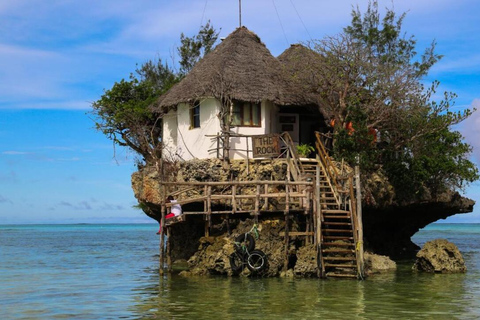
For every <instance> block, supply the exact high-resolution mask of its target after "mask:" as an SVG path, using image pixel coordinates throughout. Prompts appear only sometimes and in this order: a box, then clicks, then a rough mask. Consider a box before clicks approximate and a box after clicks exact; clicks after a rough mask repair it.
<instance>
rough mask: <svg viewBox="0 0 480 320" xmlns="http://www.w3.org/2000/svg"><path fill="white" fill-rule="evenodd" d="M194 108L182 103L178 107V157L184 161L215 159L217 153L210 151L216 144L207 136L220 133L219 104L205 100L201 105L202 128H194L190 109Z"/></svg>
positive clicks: (212, 100) (215, 101) (213, 100)
mask: <svg viewBox="0 0 480 320" xmlns="http://www.w3.org/2000/svg"><path fill="white" fill-rule="evenodd" d="M191 107H192V106H191V105H188V104H185V103H182V104H179V105H178V110H177V115H178V135H177V146H178V147H177V155H178V156H179V157H180V158H181V159H183V160H191V159H194V158H198V159H207V158H215V157H216V156H217V153H216V151H208V150H211V149H213V148H215V147H216V142H215V140H214V139H212V138H211V137H206V136H207V135H216V134H217V133H218V132H219V131H220V123H219V120H218V117H217V113H218V110H219V107H220V105H219V102H218V101H217V100H215V99H205V100H202V101H201V103H200V128H192V127H191V123H190V122H191V120H190V108H191Z"/></svg>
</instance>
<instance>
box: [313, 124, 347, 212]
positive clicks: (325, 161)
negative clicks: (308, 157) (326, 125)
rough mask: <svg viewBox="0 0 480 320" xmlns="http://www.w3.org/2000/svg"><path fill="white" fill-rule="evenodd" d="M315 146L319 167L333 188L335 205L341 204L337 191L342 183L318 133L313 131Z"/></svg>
mask: <svg viewBox="0 0 480 320" xmlns="http://www.w3.org/2000/svg"><path fill="white" fill-rule="evenodd" d="M315 137H316V141H315V146H316V148H317V153H318V158H319V162H320V165H321V166H322V168H323V171H324V173H325V175H326V177H325V178H326V180H327V181H328V183H330V184H331V185H332V186H333V188H332V189H333V192H334V196H335V198H336V200H337V203H339V204H341V203H342V202H343V201H342V197H341V196H340V193H339V191H340V190H343V183H341V181H340V174H339V172H338V170H337V167H335V165H334V164H333V160H332V159H331V158H330V156H329V155H328V152H327V150H326V149H325V146H324V145H323V142H322V139H321V136H320V133H319V132H318V131H315Z"/></svg>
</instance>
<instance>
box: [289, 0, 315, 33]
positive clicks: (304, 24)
mask: <svg viewBox="0 0 480 320" xmlns="http://www.w3.org/2000/svg"><path fill="white" fill-rule="evenodd" d="M290 3H291V4H292V7H293V9H295V12H296V13H297V16H298V19H300V22H301V23H302V25H303V28H304V29H305V31H306V32H307V35H308V37H309V38H310V41H312V36H311V35H310V32H308V29H307V27H306V26H305V23H303V20H302V17H300V14H299V13H298V10H297V8H296V7H295V5H294V4H293V1H292V0H290Z"/></svg>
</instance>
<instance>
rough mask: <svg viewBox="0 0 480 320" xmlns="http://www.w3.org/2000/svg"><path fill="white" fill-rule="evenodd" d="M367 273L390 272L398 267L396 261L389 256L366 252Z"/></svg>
mask: <svg viewBox="0 0 480 320" xmlns="http://www.w3.org/2000/svg"><path fill="white" fill-rule="evenodd" d="M364 258H365V273H366V274H367V275H372V274H376V273H383V272H390V271H395V270H396V269H397V264H396V263H395V261H393V260H392V259H390V258H389V257H387V256H382V255H379V254H374V253H371V252H365V255H364Z"/></svg>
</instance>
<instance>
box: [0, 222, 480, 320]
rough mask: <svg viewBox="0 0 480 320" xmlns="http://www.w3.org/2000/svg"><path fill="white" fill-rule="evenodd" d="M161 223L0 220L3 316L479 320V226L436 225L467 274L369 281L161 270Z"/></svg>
mask: <svg viewBox="0 0 480 320" xmlns="http://www.w3.org/2000/svg"><path fill="white" fill-rule="evenodd" d="M156 231H157V225H154V224H152V225H22V226H13V225H3V226H0V318H1V319H320V318H321V319H480V224H433V225H431V226H428V227H427V228H425V229H424V230H421V231H420V232H419V233H417V234H416V235H415V237H414V239H413V240H414V241H415V242H416V243H417V244H419V245H423V243H425V242H426V241H428V240H432V239H435V238H446V239H448V240H450V241H452V242H453V243H455V244H456V245H457V246H458V247H459V248H460V250H461V251H462V253H463V255H464V258H465V260H466V264H467V268H468V272H467V273H466V274H452V275H440V274H438V275H437V274H435V275H432V274H416V273H412V271H411V266H412V264H413V262H412V261H404V262H402V263H400V264H399V268H398V270H397V271H396V272H394V273H389V274H382V275H377V276H374V277H370V278H368V280H366V281H356V280H319V279H278V278H275V279H243V278H227V277H219V276H216V277H198V278H182V277H179V276H177V275H166V276H159V274H158V251H159V250H158V249H159V239H158V236H156V235H155V232H156Z"/></svg>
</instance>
